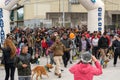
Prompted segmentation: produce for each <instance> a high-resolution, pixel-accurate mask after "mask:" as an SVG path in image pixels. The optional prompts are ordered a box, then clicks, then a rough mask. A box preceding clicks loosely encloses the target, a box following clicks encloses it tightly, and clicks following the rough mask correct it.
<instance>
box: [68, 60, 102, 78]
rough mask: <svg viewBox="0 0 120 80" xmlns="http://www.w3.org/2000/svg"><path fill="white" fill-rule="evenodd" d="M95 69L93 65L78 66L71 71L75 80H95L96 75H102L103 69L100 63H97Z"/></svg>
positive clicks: (81, 64)
mask: <svg viewBox="0 0 120 80" xmlns="http://www.w3.org/2000/svg"><path fill="white" fill-rule="evenodd" d="M95 66H96V67H93V66H92V65H91V64H83V63H80V64H76V65H74V66H73V67H71V68H70V69H69V71H70V72H71V73H72V74H74V80H93V76H94V75H100V74H102V67H101V65H100V63H99V62H98V61H96V62H95Z"/></svg>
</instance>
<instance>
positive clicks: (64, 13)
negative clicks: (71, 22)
mask: <svg viewBox="0 0 120 80" xmlns="http://www.w3.org/2000/svg"><path fill="white" fill-rule="evenodd" d="M62 4H63V5H62V8H63V21H62V22H63V27H65V12H64V0H62Z"/></svg>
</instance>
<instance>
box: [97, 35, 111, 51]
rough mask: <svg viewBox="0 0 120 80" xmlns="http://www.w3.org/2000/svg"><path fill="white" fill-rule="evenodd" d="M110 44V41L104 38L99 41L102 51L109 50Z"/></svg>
mask: <svg viewBox="0 0 120 80" xmlns="http://www.w3.org/2000/svg"><path fill="white" fill-rule="evenodd" d="M108 43H109V42H108V39H107V38H104V37H103V36H102V37H101V38H100V39H99V41H98V47H99V48H102V49H105V48H108V47H109V44H108Z"/></svg>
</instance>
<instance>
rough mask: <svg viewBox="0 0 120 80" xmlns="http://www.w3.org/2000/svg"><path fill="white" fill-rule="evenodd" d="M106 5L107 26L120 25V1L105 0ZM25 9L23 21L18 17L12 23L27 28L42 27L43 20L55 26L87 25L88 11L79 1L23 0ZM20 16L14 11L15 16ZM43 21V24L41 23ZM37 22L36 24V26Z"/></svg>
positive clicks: (21, 2) (21, 3) (22, 3)
mask: <svg viewBox="0 0 120 80" xmlns="http://www.w3.org/2000/svg"><path fill="white" fill-rule="evenodd" d="M103 2H104V3H105V25H115V26H117V27H118V26H119V25H120V0H103ZM19 4H20V5H22V6H23V7H22V8H23V9H22V10H23V15H24V16H23V20H18V16H15V15H14V17H17V18H15V19H14V20H13V21H12V22H13V23H15V22H17V24H18V25H17V26H21V25H20V24H24V25H25V24H26V23H27V25H25V26H31V25H32V24H29V23H32V22H33V25H32V26H40V25H41V22H42V20H44V22H46V21H45V20H47V21H48V23H52V25H53V26H56V25H57V26H62V23H63V21H64V23H65V25H66V26H76V25H87V10H86V9H85V8H84V7H83V6H82V5H81V4H80V2H79V0H21V1H20V2H19ZM16 12H17V15H19V14H18V11H17V10H14V14H16ZM30 21H31V22H30ZM40 21H41V22H40ZM51 21H52V22H51ZM35 22H37V23H36V24H34V23H35Z"/></svg>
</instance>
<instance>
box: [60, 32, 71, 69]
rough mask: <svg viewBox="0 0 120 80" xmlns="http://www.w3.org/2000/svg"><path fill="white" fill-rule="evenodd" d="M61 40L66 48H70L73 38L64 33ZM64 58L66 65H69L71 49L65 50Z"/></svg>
mask: <svg viewBox="0 0 120 80" xmlns="http://www.w3.org/2000/svg"><path fill="white" fill-rule="evenodd" d="M61 42H62V43H63V44H64V46H65V47H66V48H70V45H71V40H70V39H69V38H68V37H67V34H63V39H62V40H61ZM62 58H63V63H64V67H67V64H68V61H69V59H70V52H69V51H67V52H64V55H63V57H62Z"/></svg>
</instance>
